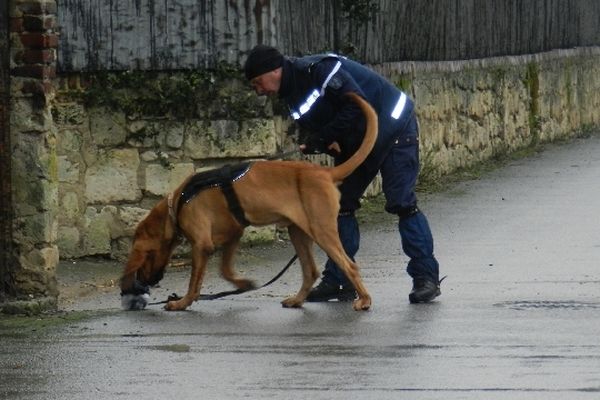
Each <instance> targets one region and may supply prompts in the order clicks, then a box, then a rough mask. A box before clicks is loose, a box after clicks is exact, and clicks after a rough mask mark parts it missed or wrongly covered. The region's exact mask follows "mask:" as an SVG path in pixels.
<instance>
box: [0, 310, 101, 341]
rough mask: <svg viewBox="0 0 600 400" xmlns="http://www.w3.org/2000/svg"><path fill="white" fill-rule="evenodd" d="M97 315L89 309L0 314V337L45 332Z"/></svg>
mask: <svg viewBox="0 0 600 400" xmlns="http://www.w3.org/2000/svg"><path fill="white" fill-rule="evenodd" d="M97 315H98V312H90V311H71V312H64V311H56V312H49V313H45V314H40V315H36V316H23V315H2V314H0V338H2V337H23V336H26V335H28V334H40V333H46V332H48V331H49V330H52V329H54V328H58V327H61V326H66V325H71V324H74V323H78V322H81V321H85V320H88V319H90V318H92V317H94V316H97Z"/></svg>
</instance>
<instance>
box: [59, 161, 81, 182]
mask: <svg viewBox="0 0 600 400" xmlns="http://www.w3.org/2000/svg"><path fill="white" fill-rule="evenodd" d="M58 181H59V182H61V183H78V182H79V163H72V162H71V161H70V160H69V158H68V157H67V156H60V157H58Z"/></svg>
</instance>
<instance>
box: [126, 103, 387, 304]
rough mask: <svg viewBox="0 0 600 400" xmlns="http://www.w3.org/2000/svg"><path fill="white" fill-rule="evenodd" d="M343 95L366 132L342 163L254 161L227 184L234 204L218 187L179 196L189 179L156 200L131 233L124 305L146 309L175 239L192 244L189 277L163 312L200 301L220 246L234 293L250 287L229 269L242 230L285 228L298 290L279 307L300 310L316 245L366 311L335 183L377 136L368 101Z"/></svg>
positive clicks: (367, 300) (311, 278)
mask: <svg viewBox="0 0 600 400" xmlns="http://www.w3.org/2000/svg"><path fill="white" fill-rule="evenodd" d="M348 96H349V98H350V100H352V101H354V102H356V103H357V104H358V105H359V107H360V108H361V110H362V112H363V113H364V114H365V117H366V131H365V136H364V139H363V142H362V144H361V145H360V147H359V149H358V150H357V151H356V153H354V154H353V155H352V156H351V157H350V158H349V159H348V160H346V161H345V162H344V163H342V164H340V165H338V166H335V167H323V166H319V165H316V164H312V163H310V162H304V161H256V162H253V163H252V164H251V165H250V167H249V169H247V171H245V172H244V174H243V176H241V177H239V178H238V179H236V180H235V181H234V182H232V183H230V186H229V189H230V191H232V192H233V196H234V200H233V201H234V202H236V201H237V205H234V206H233V207H232V205H231V204H230V202H229V203H228V197H226V194H225V193H224V190H219V188H217V187H212V188H208V189H207V190H202V191H200V192H199V193H197V194H196V195H195V196H193V197H191V198H186V199H183V198H182V197H183V196H184V194H185V193H186V187H189V185H190V180H191V179H193V177H190V178H187V179H186V180H185V181H184V182H183V183H182V184H181V185H180V186H179V187H178V188H177V189H176V190H175V191H174V192H173V193H171V194H169V195H168V197H167V198H164V199H162V200H160V201H159V202H158V204H157V205H156V206H155V207H154V208H153V209H152V210H151V211H150V213H149V214H148V216H147V217H146V218H144V219H143V220H142V221H141V222H140V223H139V225H138V226H137V228H136V231H135V235H134V239H133V243H132V248H131V251H130V254H129V257H128V260H127V264H126V266H125V268H124V272H123V275H122V277H121V281H120V286H121V296H122V305H123V308H125V309H143V308H144V307H145V306H146V304H147V299H148V293H149V287H150V286H153V285H155V284H157V283H158V282H159V281H160V280H161V279H162V277H163V274H164V270H165V268H166V266H167V264H168V262H169V259H170V257H171V254H172V252H173V250H174V248H175V247H176V246H177V244H178V242H179V241H178V237H179V236H180V235H182V236H184V237H185V238H186V239H187V240H188V242H189V243H190V245H191V253H192V271H191V277H190V281H189V287H188V291H187V293H186V294H185V295H184V296H183V297H182V298H181V299H178V300H171V301H168V302H167V303H166V305H165V309H166V310H169V311H177V310H185V309H186V308H188V307H189V306H190V305H191V304H192V303H193V302H194V301H195V300H197V299H198V298H199V295H200V287H201V285H202V280H203V278H204V275H205V272H206V265H207V261H208V259H209V257H210V255H211V254H212V253H213V252H214V251H215V249H216V248H217V247H222V249H223V252H222V259H221V265H220V272H221V275H222V276H223V278H224V279H226V280H227V281H229V282H231V283H232V284H233V285H235V286H236V287H237V288H238V289H242V290H246V289H251V288H253V287H254V286H253V283H252V281H250V280H248V279H245V278H243V277H241V276H239V275H238V274H237V273H236V271H235V270H234V267H233V258H234V254H235V252H236V249H237V247H238V245H239V242H240V239H241V237H242V233H243V231H244V228H245V225H248V224H251V225H255V226H264V225H271V224H277V225H278V226H282V227H287V229H288V232H289V236H290V239H291V242H292V243H293V245H294V248H295V250H296V254H297V255H298V259H299V261H300V264H301V266H302V285H301V287H300V289H299V291H298V292H297V293H296V294H295V295H293V296H290V297H287V298H286V299H284V300H283V301H282V305H283V307H302V304H303V303H304V301H305V299H306V297H307V295H308V293H309V292H310V290H311V288H312V286H313V284H314V283H315V281H316V280H317V278H318V276H319V272H318V270H317V266H316V264H315V260H314V256H313V249H312V245H313V242H316V243H317V244H318V245H319V247H321V249H323V251H325V252H326V253H327V255H328V256H329V257H330V258H331V259H332V260H333V261H335V263H336V264H337V265H338V266H339V267H340V268H341V269H342V271H343V272H344V273H345V274H346V276H347V277H348V279H349V280H350V281H351V283H352V284H353V285H354V288H355V289H356V291H357V294H358V297H357V299H355V300H354V302H353V308H354V309H355V310H357V311H358V310H368V309H369V308H370V307H371V296H370V295H369V293H368V291H367V289H366V287H365V285H364V283H363V281H362V279H361V277H360V274H359V270H358V266H357V265H356V263H355V262H354V261H352V260H351V259H350V257H348V255H347V254H346V253H345V251H344V248H343V247H342V243H341V241H340V238H339V234H338V229H337V216H338V212H339V207H340V206H339V200H340V194H339V191H338V189H337V186H338V185H339V184H340V183H341V182H342V180H343V179H344V178H345V177H347V176H348V175H350V174H351V173H352V172H353V171H354V170H355V169H356V168H357V167H358V166H359V165H360V164H361V163H362V162H363V161H364V160H365V159H366V158H367V156H368V154H369V152H370V151H371V149H372V148H373V146H374V144H375V140H376V139H377V130H378V123H377V113H376V112H375V110H374V109H373V108H372V107H371V105H370V104H369V103H368V102H367V101H366V100H364V99H363V98H362V97H360V96H359V95H357V94H353V93H350V94H348ZM186 185H187V186H186ZM184 201H185V202H184ZM236 207H237V208H236ZM240 212H241V214H242V215H241V216H240V215H239V214H240Z"/></svg>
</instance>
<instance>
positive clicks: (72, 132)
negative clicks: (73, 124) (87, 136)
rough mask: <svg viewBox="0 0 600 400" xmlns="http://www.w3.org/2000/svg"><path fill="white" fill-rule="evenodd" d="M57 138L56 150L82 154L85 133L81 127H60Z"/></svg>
mask: <svg viewBox="0 0 600 400" xmlns="http://www.w3.org/2000/svg"><path fill="white" fill-rule="evenodd" d="M59 132H60V133H59V135H58V137H57V140H56V151H57V153H58V154H61V155H67V154H68V155H73V154H80V151H81V148H82V144H83V133H82V132H81V131H80V130H79V129H70V128H59Z"/></svg>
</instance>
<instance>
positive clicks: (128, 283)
mask: <svg viewBox="0 0 600 400" xmlns="http://www.w3.org/2000/svg"><path fill="white" fill-rule="evenodd" d="M175 245H176V238H175V231H174V224H173V222H172V221H171V219H170V217H169V215H168V210H167V205H166V201H165V200H163V201H161V202H160V203H158V204H157V205H156V207H154V208H153V209H152V210H151V211H150V214H148V216H147V217H146V218H144V219H143V220H142V222H140V223H139V225H138V227H137V229H136V230H135V235H134V238H133V244H132V247H131V252H130V254H129V258H128V260H127V265H126V266H125V271H124V273H123V276H122V277H121V305H122V306H123V308H124V309H126V310H141V309H144V308H145V307H146V305H147V304H148V299H149V298H150V287H151V286H154V285H156V284H157V283H158V282H159V281H160V280H161V279H162V278H163V276H164V271H165V268H166V267H167V264H168V263H169V259H170V257H171V253H172V252H173V249H174V247H175Z"/></svg>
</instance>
